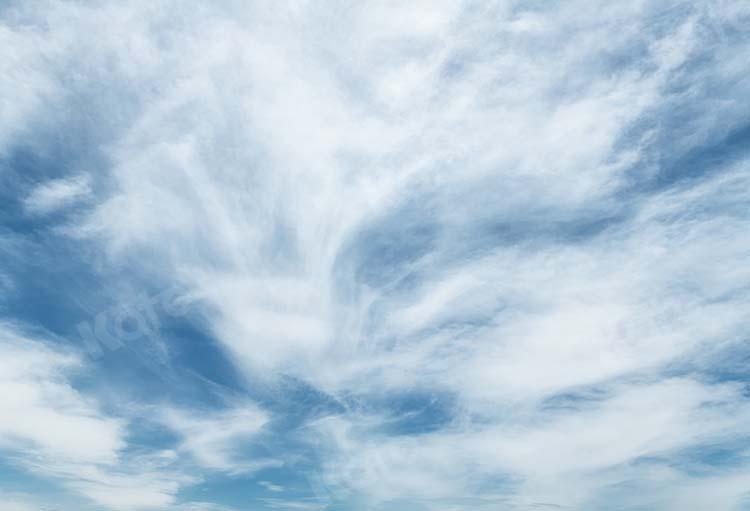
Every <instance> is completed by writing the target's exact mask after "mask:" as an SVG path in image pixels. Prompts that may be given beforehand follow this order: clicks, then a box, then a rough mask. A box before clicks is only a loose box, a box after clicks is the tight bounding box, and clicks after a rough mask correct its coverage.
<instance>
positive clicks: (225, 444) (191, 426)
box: [162, 405, 277, 473]
mask: <svg viewBox="0 0 750 511" xmlns="http://www.w3.org/2000/svg"><path fill="white" fill-rule="evenodd" d="M268 419H269V418H268V415H267V414H266V413H264V412H263V411H262V410H260V409H258V408H257V407H254V406H250V405H248V406H246V407H236V408H233V409H230V410H228V411H224V412H219V413H209V412H206V413H197V412H196V411H194V410H192V411H189V412H187V411H184V410H178V409H166V410H164V411H163V412H162V420H163V422H164V424H165V425H166V426H168V427H169V428H171V429H172V430H174V431H175V432H177V433H178V434H179V435H180V436H181V438H182V441H181V444H180V448H181V449H182V450H184V451H187V452H189V453H190V454H191V455H192V456H193V457H194V458H195V460H196V461H197V462H198V463H200V464H201V465H202V466H204V467H207V468H210V469H215V470H225V471H229V472H234V473H236V472H242V471H250V470H257V469H258V468H262V467H264V466H268V465H269V464H270V465H271V466H273V465H275V464H277V462H274V461H273V460H268V459H260V460H248V459H247V458H246V457H244V456H242V455H241V454H240V453H239V452H238V451H239V450H240V448H241V447H242V445H243V443H244V444H245V445H246V444H247V442H248V441H249V440H252V439H253V438H254V437H255V436H256V435H257V434H258V433H259V432H260V430H261V429H262V428H263V426H264V425H265V424H266V423H267V422H268Z"/></svg>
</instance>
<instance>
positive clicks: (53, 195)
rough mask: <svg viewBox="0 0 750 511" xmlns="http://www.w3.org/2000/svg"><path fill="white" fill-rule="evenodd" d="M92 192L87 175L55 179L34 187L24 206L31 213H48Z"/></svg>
mask: <svg viewBox="0 0 750 511" xmlns="http://www.w3.org/2000/svg"><path fill="white" fill-rule="evenodd" d="M90 193H91V188H90V185H89V181H88V178H87V177H86V176H75V177H71V178H67V179H53V180H51V181H47V182H45V183H42V184H40V185H38V186H37V187H36V188H34V189H33V190H32V191H31V193H30V194H29V195H28V196H27V197H26V198H25V199H24V206H25V207H26V211H27V212H28V213H30V214H33V215H46V214H49V213H52V212H54V211H57V210H60V209H62V208H64V207H67V206H69V205H71V204H73V203H75V202H76V201H79V200H81V199H83V198H85V197H86V196H88V195H89V194H90Z"/></svg>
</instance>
